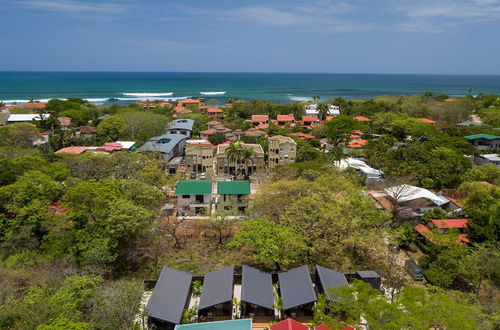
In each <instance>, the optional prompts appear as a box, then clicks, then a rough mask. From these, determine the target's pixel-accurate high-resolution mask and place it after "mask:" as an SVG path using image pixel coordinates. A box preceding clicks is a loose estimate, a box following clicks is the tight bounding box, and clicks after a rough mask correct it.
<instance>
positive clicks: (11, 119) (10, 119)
mask: <svg viewBox="0 0 500 330" xmlns="http://www.w3.org/2000/svg"><path fill="white" fill-rule="evenodd" d="M49 117H50V114H49V113H44V114H41V115H39V114H36V113H29V114H11V113H8V114H7V124H15V123H31V122H32V121H40V120H47V119H49Z"/></svg>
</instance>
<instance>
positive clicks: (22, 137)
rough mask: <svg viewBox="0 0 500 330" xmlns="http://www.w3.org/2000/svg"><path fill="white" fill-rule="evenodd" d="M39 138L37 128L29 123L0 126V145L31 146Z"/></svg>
mask: <svg viewBox="0 0 500 330" xmlns="http://www.w3.org/2000/svg"><path fill="white" fill-rule="evenodd" d="M39 138H41V135H40V133H39V132H38V129H37V128H36V127H35V126H33V125H31V124H29V123H16V124H12V125H8V126H3V127H0V146H16V147H17V148H32V147H33V145H34V143H35V141H36V140H37V139H39Z"/></svg>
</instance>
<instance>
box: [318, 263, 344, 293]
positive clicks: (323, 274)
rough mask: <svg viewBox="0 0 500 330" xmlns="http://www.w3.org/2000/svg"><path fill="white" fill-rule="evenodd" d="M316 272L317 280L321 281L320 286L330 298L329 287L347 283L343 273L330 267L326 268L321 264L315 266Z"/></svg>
mask: <svg viewBox="0 0 500 330" xmlns="http://www.w3.org/2000/svg"><path fill="white" fill-rule="evenodd" d="M316 272H317V273H318V277H319V280H320V282H321V287H322V288H323V290H324V291H325V292H324V293H325V294H326V295H327V296H328V297H329V298H331V297H330V296H331V293H330V291H329V290H328V289H329V288H338V287H341V286H343V285H346V286H347V285H349V282H347V279H346V277H345V275H344V274H343V273H339V272H336V271H334V270H332V269H328V268H325V267H321V266H316Z"/></svg>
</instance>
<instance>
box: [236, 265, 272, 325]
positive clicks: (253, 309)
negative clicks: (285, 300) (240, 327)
mask: <svg viewBox="0 0 500 330" xmlns="http://www.w3.org/2000/svg"><path fill="white" fill-rule="evenodd" d="M241 302H242V307H241V316H242V317H250V318H255V319H256V321H258V322H259V323H269V322H270V321H272V320H273V319H274V295H273V278H272V275H271V274H270V273H266V272H264V271H261V270H258V269H255V268H252V267H249V266H245V265H243V267H242V277H241Z"/></svg>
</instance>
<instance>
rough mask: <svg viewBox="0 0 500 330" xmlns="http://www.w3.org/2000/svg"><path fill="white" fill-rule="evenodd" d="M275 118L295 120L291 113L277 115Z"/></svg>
mask: <svg viewBox="0 0 500 330" xmlns="http://www.w3.org/2000/svg"><path fill="white" fill-rule="evenodd" d="M276 119H277V120H278V121H294V120H295V118H294V117H293V115H277V116H276Z"/></svg>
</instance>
